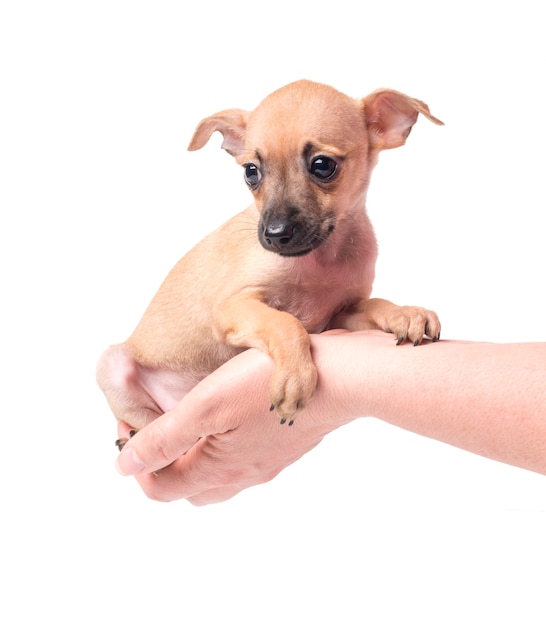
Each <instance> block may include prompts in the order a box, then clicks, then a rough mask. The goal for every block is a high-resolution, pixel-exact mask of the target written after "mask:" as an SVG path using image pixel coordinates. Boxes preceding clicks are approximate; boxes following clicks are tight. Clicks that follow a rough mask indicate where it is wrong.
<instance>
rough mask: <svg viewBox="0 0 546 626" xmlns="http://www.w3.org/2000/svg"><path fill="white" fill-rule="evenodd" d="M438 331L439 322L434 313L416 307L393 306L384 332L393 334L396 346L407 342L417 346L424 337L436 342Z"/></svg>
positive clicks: (438, 336) (438, 335) (438, 337)
mask: <svg viewBox="0 0 546 626" xmlns="http://www.w3.org/2000/svg"><path fill="white" fill-rule="evenodd" d="M440 329H441V326H440V320H439V319H438V316H437V315H436V313H435V312H434V311H429V310H428V309H424V308H422V307H417V306H395V307H394V309H393V310H392V311H390V312H389V314H388V316H387V328H385V329H384V330H386V331H388V332H391V333H393V334H394V336H395V337H396V344H397V345H400V344H401V343H404V341H406V340H408V341H411V342H412V343H413V345H414V346H418V345H419V344H420V343H421V342H422V341H423V338H424V337H425V336H426V337H430V339H432V341H438V340H439V339H440Z"/></svg>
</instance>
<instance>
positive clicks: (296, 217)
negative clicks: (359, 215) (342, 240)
mask: <svg viewBox="0 0 546 626" xmlns="http://www.w3.org/2000/svg"><path fill="white" fill-rule="evenodd" d="M334 227H335V223H334V220H333V218H327V219H326V220H323V221H316V220H313V219H309V218H304V217H303V216H302V215H301V214H299V213H297V212H295V211H292V212H291V214H290V215H289V216H287V217H276V216H273V215H271V214H269V215H268V214H262V217H261V219H260V223H259V226H258V238H259V240H260V243H261V244H262V246H263V247H264V248H265V249H266V250H270V251H271V252H276V253H277V254H280V255H281V256H303V255H305V254H308V253H309V252H311V251H312V250H314V249H315V248H318V246H320V245H321V244H322V243H324V241H326V239H327V238H328V236H329V235H330V233H331V232H332V231H333V230H334Z"/></svg>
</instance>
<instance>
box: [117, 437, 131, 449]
mask: <svg viewBox="0 0 546 626" xmlns="http://www.w3.org/2000/svg"><path fill="white" fill-rule="evenodd" d="M128 441H129V439H126V438H123V439H116V444H115V445H116V448H117V449H118V450H119V451H120V452H121V451H122V450H123V446H124V445H125V444H126V443H127V442H128Z"/></svg>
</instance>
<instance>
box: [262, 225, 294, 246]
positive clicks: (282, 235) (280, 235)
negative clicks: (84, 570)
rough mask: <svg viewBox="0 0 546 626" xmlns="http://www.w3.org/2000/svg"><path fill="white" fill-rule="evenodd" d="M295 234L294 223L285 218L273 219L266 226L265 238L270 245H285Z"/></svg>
mask: <svg viewBox="0 0 546 626" xmlns="http://www.w3.org/2000/svg"><path fill="white" fill-rule="evenodd" d="M293 236H294V225H293V224H292V223H291V222H288V221H283V220H271V221H270V222H269V223H268V224H267V225H266V226H265V228H264V239H265V240H266V242H267V243H268V245H270V246H285V245H286V244H288V243H290V241H291V239H292V237H293Z"/></svg>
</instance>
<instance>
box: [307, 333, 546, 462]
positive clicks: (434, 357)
mask: <svg viewBox="0 0 546 626" xmlns="http://www.w3.org/2000/svg"><path fill="white" fill-rule="evenodd" d="M333 341H335V344H333V343H332V344H331V345H328V343H330V342H333ZM315 346H316V350H315V355H316V356H315V358H316V359H317V360H318V361H319V371H320V372H321V378H322V379H323V380H324V379H325V378H326V377H330V376H333V377H335V381H336V387H337V390H336V395H337V397H338V401H339V402H345V403H346V405H347V406H346V408H345V409H344V411H345V413H346V414H347V415H355V416H356V415H368V416H375V417H378V418H380V419H382V420H384V421H387V422H390V423H392V424H395V425H397V426H400V427H402V428H405V429H407V430H410V431H413V432H416V433H419V434H422V435H425V436H427V437H432V438H434V439H438V440H440V441H444V442H446V443H449V444H451V445H454V446H457V447H460V448H463V449H466V450H469V451H471V452H475V453H477V454H481V455H483V456H487V457H490V458H492V459H496V460H499V461H503V462H506V463H510V464H513V465H517V466H520V467H524V468H526V469H530V470H534V471H537V472H541V473H546V344H544V343H533V344H532V343H528V344H492V343H468V342H455V341H441V342H438V343H435V344H426V345H423V346H419V347H417V348H413V346H407V345H406V346H396V345H394V342H393V341H392V338H390V337H389V336H387V335H384V334H383V333H363V334H360V333H356V334H344V335H339V336H333V337H328V336H321V337H318V338H316V340H315Z"/></svg>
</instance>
